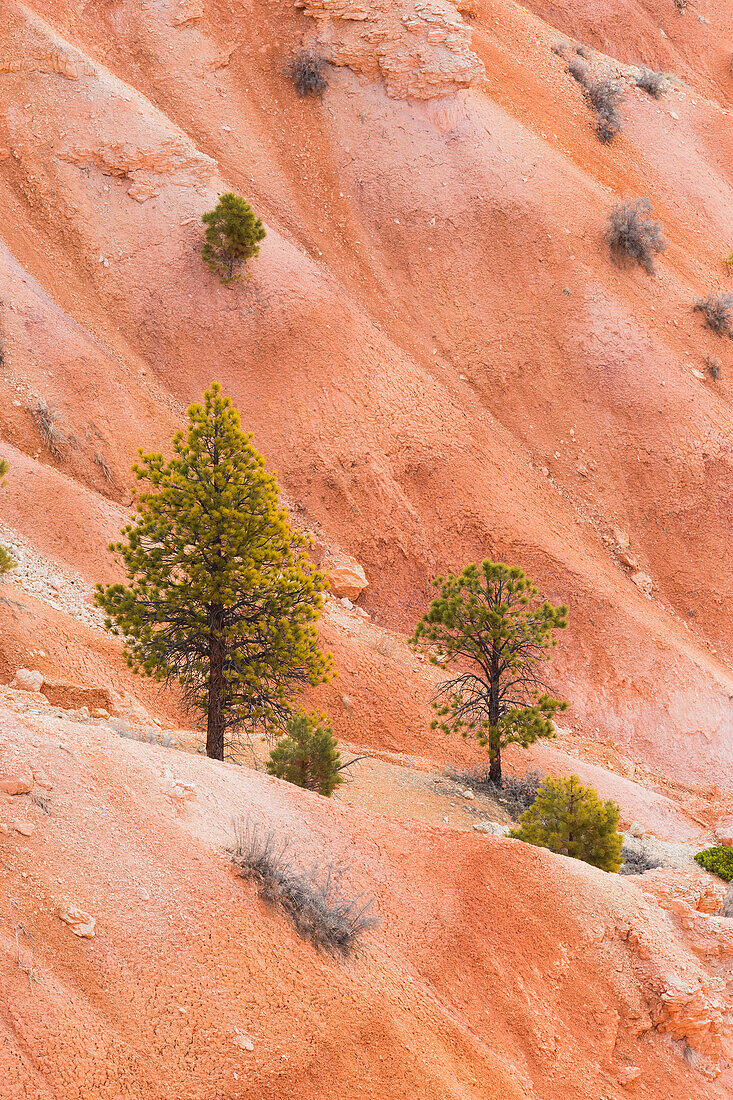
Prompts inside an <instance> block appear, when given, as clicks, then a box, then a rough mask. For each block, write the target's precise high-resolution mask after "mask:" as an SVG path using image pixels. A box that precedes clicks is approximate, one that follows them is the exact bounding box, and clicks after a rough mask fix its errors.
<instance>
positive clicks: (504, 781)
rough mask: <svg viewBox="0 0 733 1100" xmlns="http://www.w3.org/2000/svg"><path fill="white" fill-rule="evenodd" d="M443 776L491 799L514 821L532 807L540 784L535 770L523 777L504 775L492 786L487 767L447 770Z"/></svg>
mask: <svg viewBox="0 0 733 1100" xmlns="http://www.w3.org/2000/svg"><path fill="white" fill-rule="evenodd" d="M443 774H444V775H445V776H447V778H448V779H452V780H453V781H454V783H460V785H461V786H462V787H470V788H471V790H473V791H477V792H478V793H479V794H486V795H489V796H490V797H491V798H495V799H496V801H497V802H500V803H501V804H502V806H504V808H505V809H506V811H507V813H509V814H510V816H511V817H513V818H514V819H515V820H517V819H518V818H519V816H520V814H522V813H523V812H524V811H525V810H528V809H529V807H530V806H531V805H532V803H533V802H534V800H535V798H536V797H537V792H538V790H539V788H540V784H541V783H542V780H543V776H542V773H541V772H539V771H537V769H536V768H527V771H526V772H525V773H524V774H523V775H518V774H517V775H506V774H504V775H502V778H501V781H500V782H498V783H495V782H494V780H493V779H492V778H491V768H490V766H489V765H488V764H476V765H474V767H472V768H466V769H465V770H464V771H459V770H458V769H456V768H451V767H449V768H446V769H445V771H444V772H443Z"/></svg>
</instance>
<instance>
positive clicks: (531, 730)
mask: <svg viewBox="0 0 733 1100" xmlns="http://www.w3.org/2000/svg"><path fill="white" fill-rule="evenodd" d="M433 585H434V586H435V587H436V588H438V589H439V590H440V595H439V596H438V597H437V598H436V599H434V600H433V602H432V603H431V605H430V608H429V610H428V612H427V614H426V615H424V616H423V617H422V619H421V620H420V622H419V623H418V624H417V627H416V628H415V633H414V634H413V636H412V638H411V639H410V644H411V645H413V646H421V647H423V648H425V649H426V650H427V652H428V653H429V656H430V661H431V662H432V663H433V664H435V665H437V666H438V667H439V668H446V667H447V666H448V665H449V664H453V663H454V662H458V667H459V669H460V670H461V671H460V672H459V673H458V675H456V676H453V677H452V678H451V679H448V680H445V681H444V682H443V683H442V684H440V685H439V687H438V690H437V692H436V694H435V696H434V697H433V700H432V705H433V708H434V709H435V711H436V714H437V717H436V719H435V720H434V721H433V723H432V728H434V729H435V728H439V729H441V730H442V731H443V732H444V733H460V734H461V735H462V736H463V737H467V736H468V735H469V734H470V735H472V736H475V737H476V738H477V740H478V742H479V744H480V745H482V746H484V747H486V748H487V749H488V752H489V762H490V769H489V770H490V777H491V779H492V781H493V782H494V783H496V784H500V783H501V778H502V776H501V750H502V749H503V748H505V747H506V745H509V744H513V743H514V744H519V745H523V746H527V745H531V744H534V742H535V741H537V739H538V738H540V737H554V736H555V730H554V727H553V724H552V718H553V716H554V714H555V712H556V711H558V710H565V709H567V705H568V704H567V703H565V702H561V701H560V700H558V699H553V698H552V697H551V696H550V695H549V693H548V690H547V686H546V685H545V684H544V683H543V681H542V680H541V678H540V676H539V670H540V666H541V664H542V663H543V662H544V661H546V660H548V658H549V651H550V650H551V649H552V647H553V646H554V645H555V644H556V642H555V638H554V631H555V630H562V629H564V628H565V627H566V626H567V614H568V609H567V607H565V606H564V605H559V606H557V607H555V606H553V604H551V603H549V602H548V601H547V600H545V601H543V602H542V603H538V602H537V597H538V595H539V593H538V591H537V589H536V588H535V587H534V585H533V584H532V581H531V580H530V579H529V577H527V576H526V575H525V574H524V573H523V572H522V570H521V569H519V568H517V567H516V566H513V567H510V566H508V565H504V564H503V563H502V562H493V561H489V560H488V559H486V560H485V561H483V562H481V564H480V565H467V566H466V568H465V569H464V570H463V572H462V573H461V574H460V575H458V576H455V575H453V574H448V576H446V577H436V578H435V580H434V581H433Z"/></svg>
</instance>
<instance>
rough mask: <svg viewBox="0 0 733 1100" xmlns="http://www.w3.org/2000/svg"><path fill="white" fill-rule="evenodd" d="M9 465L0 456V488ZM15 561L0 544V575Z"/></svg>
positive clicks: (2, 575)
mask: <svg viewBox="0 0 733 1100" xmlns="http://www.w3.org/2000/svg"><path fill="white" fill-rule="evenodd" d="M9 470H10V466H9V465H8V462H7V459H4V458H0V488H2V486H3V485H4V484H5V478H6V477H7V476H8V471H9ZM17 564H18V563H17V561H16V560H15V558H14V557H13V555H12V554H11V553H10V551H9V550H6V549H5V547H4V546H0V577H4V576H5V574H6V573H9V572H10V570H11V569H15V567H16V565H17Z"/></svg>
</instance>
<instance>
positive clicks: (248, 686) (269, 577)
mask: <svg viewBox="0 0 733 1100" xmlns="http://www.w3.org/2000/svg"><path fill="white" fill-rule="evenodd" d="M188 418H189V427H188V431H187V433H185V434H184V433H183V432H179V433H178V434H177V435H176V436H175V437H174V439H173V457H172V458H171V460H170V461H169V462H166V461H165V459H164V458H163V456H162V455H161V454H143V453H142V451H141V452H140V462H139V464H138V465H136V466H135V467H133V470H134V472H135V475H136V477H137V478H138V480H141V481H143V482H147V484H148V486H149V489H148V490H147V491H145V492H141V493H138V496H137V514H136V516H135V519H134V520H133V522H131V523H130V524H129V525H128V526H127V527H125V528H124V530H123V532H122V534H123V536H124V541H123V542H120V543H116V544H113V545H112V546H111V547H110V549H111V550H112V551H113V552H114V553H116V554H117V555H119V557H120V558H121V560H122V562H123V563H124V566H125V568H126V570H127V576H128V582H129V583H128V584H126V585H123V584H113V585H107V586H104V585H98V586H97V597H96V599H97V603H98V604H99V605H100V606H101V607H103V608H104V610H105V611H106V612H107V616H108V619H107V626H108V628H109V629H111V630H112V631H113V632H114V633H115V634H119V635H122V636H123V637H124V639H125V652H126V655H127V659H128V662H129V663H130V665H131V666H132V667H133V668H134V669H135V671H137V672H141V673H143V674H145V675H148V676H153V677H155V679H157V680H165V681H178V682H179V683H180V684H181V686H182V688H183V694H184V698H185V699H186V700H187V701H188V702H190V703H192V704H194V705H195V706H196V707H199V708H200V709H201V710H203V711H204V712H205V713H206V716H207V739H206V751H207V753H208V755H209V756H211V757H214V758H215V759H217V760H222V759H223V758H224V749H225V734H226V733H227V731H233V730H245V731H254V730H255V729H259V730H260V731H263V732H265V733H268V732H271V731H274V730H277V729H281V728H282V726H283V725H284V723H285V722H286V721H287V719H288V717H289V716H290V714H291V713H292V701H293V698H294V695H295V693H296V691H297V690H298V689H299V688H301V687H304V686H306V685H308V684H312V685H315V684H318V683H322V682H324V681H325V680H327V679H328V678H329V677H330V675H331V669H332V662H331V658H330V656H327V655H324V654H323V653H322V652H321V650H320V648H319V646H318V636H317V631H316V626H315V623H316V620H317V619H318V617H319V615H320V611H321V607H322V597H321V593H322V591H323V589H324V587H325V578H324V577H323V575H322V574H321V573H320V572H318V570H316V569H315V568H314V566H313V565H312V564H311V563H310V562H309V561H308V559H307V557H306V554H305V551H306V549H307V546H308V539H307V536H305V535H303V534H302V533H300V532H299V531H296V530H294V529H293V528H291V526H290V524H289V523H288V516H287V513H286V511H285V510H284V509H283V508H282V507H281V506H280V503H279V490H278V485H277V481H276V479H275V477H274V475H272V474H270V473H268V472H267V470H266V469H265V463H264V460H263V458H262V456H261V455H260V454H259V453H258V452H257V450H256V449H255V448H254V446H253V445H252V439H251V436H250V435H248V434H245V433H244V432H243V431H242V430H241V428H240V422H239V413H238V412H237V410H236V409H235V408H233V406H232V403H231V401H230V400H229V398H227V397H225V396H224V395H223V394H222V392H221V387H220V386H219V384H218V383H214V384H213V385H212V387H211V389H210V390H208V392H207V393H206V394H205V395H204V399H203V405H192V406H191V408H190V409H189V410H188Z"/></svg>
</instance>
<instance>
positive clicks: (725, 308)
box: [694, 290, 733, 340]
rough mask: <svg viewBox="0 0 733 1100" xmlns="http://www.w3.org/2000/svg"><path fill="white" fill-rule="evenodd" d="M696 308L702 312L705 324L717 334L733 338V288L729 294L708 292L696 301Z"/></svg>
mask: <svg viewBox="0 0 733 1100" xmlns="http://www.w3.org/2000/svg"><path fill="white" fill-rule="evenodd" d="M694 308H695V309H696V310H697V312H698V313H702V315H703V317H704V319H705V324H706V325H707V326H708V328H710V329H712V330H713V332H714V333H716V335H718V336H728V337H730V339H731V340H733V290H729V291H728V293H727V294H707V295H706V296H705V297H704V298H700V300H699V301H697V302H695V307H694Z"/></svg>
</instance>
